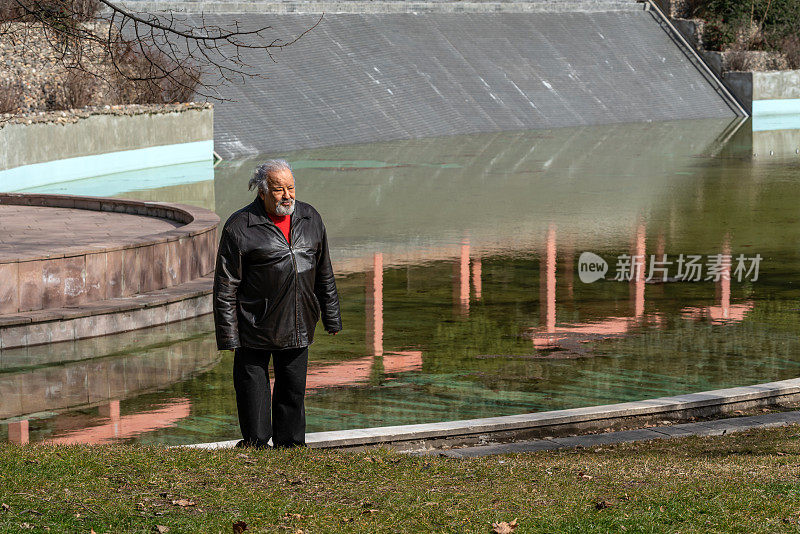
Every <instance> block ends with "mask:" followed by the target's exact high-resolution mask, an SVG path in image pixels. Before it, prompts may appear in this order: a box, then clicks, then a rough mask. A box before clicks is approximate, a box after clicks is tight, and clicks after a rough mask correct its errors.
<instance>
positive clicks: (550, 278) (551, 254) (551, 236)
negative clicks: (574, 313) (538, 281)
mask: <svg viewBox="0 0 800 534" xmlns="http://www.w3.org/2000/svg"><path fill="white" fill-rule="evenodd" d="M545 264H546V267H545V270H546V273H547V274H546V276H547V282H546V284H547V301H546V305H545V307H546V314H545V315H546V320H545V325H546V326H547V331H548V332H555V331H556V227H555V225H552V224H551V225H550V228H549V229H548V230H547V252H546V259H545Z"/></svg>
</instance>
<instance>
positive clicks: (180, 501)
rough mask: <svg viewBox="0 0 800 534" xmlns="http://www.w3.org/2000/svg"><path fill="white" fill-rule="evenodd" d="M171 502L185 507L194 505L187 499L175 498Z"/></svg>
mask: <svg viewBox="0 0 800 534" xmlns="http://www.w3.org/2000/svg"><path fill="white" fill-rule="evenodd" d="M172 504H174V505H175V506H181V507H186V506H194V505H195V502H194V501H190V500H189V499H176V500H173V501H172Z"/></svg>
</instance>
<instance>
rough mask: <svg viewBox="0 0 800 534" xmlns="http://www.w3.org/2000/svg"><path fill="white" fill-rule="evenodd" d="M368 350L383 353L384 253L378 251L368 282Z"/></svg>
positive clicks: (377, 353)
mask: <svg viewBox="0 0 800 534" xmlns="http://www.w3.org/2000/svg"><path fill="white" fill-rule="evenodd" d="M366 292H367V295H366V310H365V311H366V316H367V351H368V352H371V353H372V354H373V355H374V356H380V355H382V354H383V254H381V253H380V252H376V253H375V255H374V256H373V259H372V273H371V274H370V273H368V274H367V283H366Z"/></svg>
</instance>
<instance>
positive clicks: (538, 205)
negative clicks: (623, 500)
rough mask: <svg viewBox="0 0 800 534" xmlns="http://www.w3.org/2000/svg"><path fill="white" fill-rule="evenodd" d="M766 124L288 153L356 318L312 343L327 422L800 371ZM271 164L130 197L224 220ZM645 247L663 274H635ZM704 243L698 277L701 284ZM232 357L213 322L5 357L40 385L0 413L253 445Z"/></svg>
mask: <svg viewBox="0 0 800 534" xmlns="http://www.w3.org/2000/svg"><path fill="white" fill-rule="evenodd" d="M754 135H756V134H754V133H753V132H752V129H751V127H750V125H749V124H748V123H745V124H744V125H737V124H734V123H729V122H728V121H713V120H712V121H680V122H671V123H650V124H629V125H617V126H603V127H591V128H569V129H560V130H550V131H538V132H519V133H500V134H487V135H471V136H459V137H451V138H441V139H424V140H412V141H396V142H387V143H377V144H372V145H360V146H347V147H334V148H326V149H317V150H307V151H301V152H296V153H290V154H282V155H281V156H284V157H286V158H287V159H288V160H289V161H290V162H292V164H293V166H294V168H295V176H296V180H297V195H298V198H299V199H302V200H305V201H308V202H310V203H311V204H313V205H314V206H315V207H316V208H317V209H318V210H319V211H320V213H321V214H322V216H323V219H324V221H325V223H326V225H327V229H328V235H329V239H330V244H331V248H332V255H333V261H334V266H335V269H336V271H337V273H338V277H337V283H338V287H339V293H340V298H341V302H342V311H343V322H344V331H343V332H342V333H341V334H340V335H338V336H336V337H329V336H325V335H324V333H322V332H320V333H318V336H317V341H316V342H315V344H314V345H313V346H312V349H311V352H310V359H311V361H310V364H309V366H310V369H309V378H308V383H309V389H308V393H307V401H306V402H307V412H308V431H310V432H313V431H322V430H335V429H346V428H358V427H366V426H383V425H394V424H406V423H420V422H430V421H441V420H453V419H464V418H473V417H485V416H495V415H507V414H516V413H524V412H536V411H542V410H551V409H559V408H571V407H579V406H586V405H594V404H606V403H615V402H623V401H629V400H639V399H646V398H652V397H658V396H663V395H671V394H680V393H689V392H697V391H704V390H710V389H717V388H722V387H730V386H739V385H746V384H753V383H759V382H766V381H772V380H781V379H785V378H791V377H796V376H798V372H799V371H798V370H799V369H800V341H799V340H798V336H797V331H798V327H800V300H798V299H800V288H798V276H797V269H798V266H800V247H798V243H799V242H800V241H798V238H800V235H798V234H800V210H799V209H798V201H799V200H800V158H799V157H798V156H796V155H795V154H794V153H788V154H786V155H783V156H781V155H773V156H767V155H765V154H760V155H758V156H755V155H754V152H753V150H754V140H753V136H754ZM269 156H270V155H266V156H263V157H259V158H252V159H247V160H242V161H231V162H222V163H221V164H220V165H218V166H217V167H216V171H215V175H214V179H213V180H206V181H201V182H197V183H192V184H184V185H175V186H166V187H157V188H149V189H140V190H137V189H135V188H131V189H130V190H127V191H124V192H120V193H119V194H118V196H121V197H127V198H137V199H147V200H159V201H171V202H183V203H193V204H197V205H201V206H204V207H207V208H211V209H214V210H215V211H216V212H217V213H218V214H219V215H220V217H221V218H222V219H223V220H224V219H225V218H226V217H228V216H229V215H230V214H231V213H232V212H233V211H235V210H237V209H239V208H240V207H242V206H243V205H244V204H246V203H247V202H249V201H250V200H252V194H251V193H250V192H248V191H247V180H248V179H249V177H250V174H251V172H252V170H253V168H254V167H255V165H256V164H257V163H258V162H259V161H260V160H262V159H264V158H266V157H269ZM121 182H124V180H120V179H116V180H115V181H114V183H115V184H119V183H121ZM54 187H55V186H54ZM58 187H59V188H60V190H59V192H70V186H66V190H65V185H64V184H61V185H60V186H58ZM71 187H73V188H74V190H75V191H76V192H77V191H80V192H81V193H82V194H85V193H86V192H87V191H88V192H91V188H92V185H91V183H89V182H84V183H80V184H78V183H77V182H76V183H75V184H73V186H71ZM115 187H117V186H115ZM39 190H40V191H41V190H42V189H41V188H40V189H39ZM54 191H55V190H54ZM585 252H591V253H592V254H594V255H596V256H597V257H599V258H602V260H603V261H605V262H606V263H607V265H608V271H607V273H606V275H605V278H603V279H599V280H597V281H593V282H587V281H585V280H584V278H585V276H586V275H587V274H588V273H589V267H588V264H589V263H598V264H601V263H602V262H601V261H599V260H596V259H595V260H593V261H592V262H586V263H585V269H584V271H583V272H581V271H580V270H579V269H580V267H579V259H581V257H582V254H583V253H585ZM652 256H655V257H656V259H657V260H660V261H661V262H662V263H655V264H653V267H660V268H661V271H659V270H658V269H655V270H654V271H653V272H652V273H651V272H650V266H651V265H650V264H651V260H652ZM639 257H641V258H645V264H644V269H642V270H641V271H637V269H628V268H626V262H628V263H631V262H633V263H634V264H635V263H636V262H637V260H636V258H639ZM693 257H694V262H695V265H699V266H700V280H699V281H685V280H684V281H681V280H679V279H678V274H679V272H678V269H679V267H680V268H682V269H683V270H684V271H689V273H690V274H691V275H692V277H694V276H695V275H696V274H697V271H692V270H691V269H690V268H689V267H688V266H687V265H688V262H689V260H690V259H691V258H693ZM584 258H585V256H584ZM626 258H627V259H626ZM631 258H633V260H631ZM727 258H730V260H728V259H727ZM757 258H758V259H757ZM667 262H672V263H667ZM681 262H683V263H682V264H681V265H679V263H681ZM756 265H757V266H758V272H757V277H756V272H755V266H756ZM651 274H652V276H651ZM615 277H617V278H620V280H614V278H615ZM231 368H232V354H231V353H229V352H217V351H216V350H215V346H214V342H213V322H212V320H211V318H210V317H202V318H199V319H194V320H192V321H187V322H185V323H179V324H176V325H167V326H165V327H159V328H154V329H149V330H143V331H140V332H132V333H127V334H123V335H121V336H109V337H106V338H98V339H95V340H85V341H81V342H76V343H74V344H69V346H60V345H51V346H47V347H31V348H28V349H20V350H19V351H16V352H15V351H4V352H0V381H7V382H8V384H16V385H17V386H18V391H19V393H18V394H17V395H16V396H15V397H14V398H13V399H11V398H9V399H6V398H4V399H2V400H0V410H2V411H0V420H5V421H7V422H8V421H16V420H19V419H26V420H28V422H29V423H28V424H29V425H30V436H31V440H57V441H61V442H70V441H84V442H110V441H126V442H127V441H131V442H134V441H135V442H143V443H168V444H178V443H193V442H204V441H218V440H224V439H234V438H236V437H238V427H237V420H236V407H235V400H234V393H233V387H232V378H231ZM17 386H15V387H17ZM9 387H10V386H9ZM34 401H35V402H34ZM3 432H8V430H3Z"/></svg>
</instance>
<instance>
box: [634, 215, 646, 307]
mask: <svg viewBox="0 0 800 534" xmlns="http://www.w3.org/2000/svg"><path fill="white" fill-rule="evenodd" d="M646 239H647V227H646V226H645V224H644V222H640V223H639V226H638V227H637V228H636V240H635V242H634V245H633V251H632V252H631V256H632V258H631V262H632V265H634V268H633V276H632V282H633V287H632V288H631V292H632V294H633V315H634V317H635V318H636V320H639V319H641V318H642V316H643V315H644V287H645V283H644V279H645V276H646V273H645V266H646V261H645V260H646V259H647V256H646V254H647V252H646V246H645V245H646Z"/></svg>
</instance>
